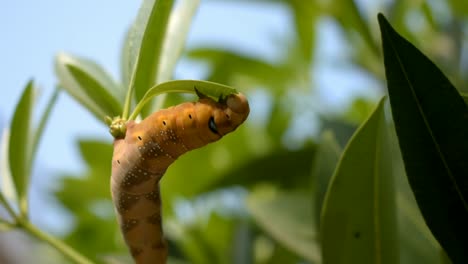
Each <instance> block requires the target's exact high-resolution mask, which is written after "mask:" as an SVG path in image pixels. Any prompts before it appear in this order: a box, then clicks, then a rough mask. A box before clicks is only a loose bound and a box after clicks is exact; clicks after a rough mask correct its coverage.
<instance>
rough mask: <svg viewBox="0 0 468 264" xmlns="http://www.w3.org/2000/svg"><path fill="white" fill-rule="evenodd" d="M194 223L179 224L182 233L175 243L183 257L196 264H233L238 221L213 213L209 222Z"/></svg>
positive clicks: (195, 221) (199, 221)
mask: <svg viewBox="0 0 468 264" xmlns="http://www.w3.org/2000/svg"><path fill="white" fill-rule="evenodd" d="M193 221H194V222H192V223H187V224H182V223H181V222H178V223H177V225H179V229H180V232H181V233H180V234H179V235H178V236H177V237H175V242H176V244H177V245H178V246H179V248H180V250H182V252H183V255H184V256H185V257H186V258H187V259H189V260H190V262H191V263H194V264H204V263H220V264H222V263H226V264H227V263H233V260H234V257H235V256H234V249H235V244H234V242H235V230H236V224H237V223H238V220H237V219H234V218H228V217H222V216H220V215H218V214H216V213H212V214H210V216H209V217H208V221H207V222H205V221H202V220H201V219H195V220H193ZM174 224H176V223H174V222H173V223H172V225H174Z"/></svg>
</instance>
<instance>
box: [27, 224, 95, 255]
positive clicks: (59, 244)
mask: <svg viewBox="0 0 468 264" xmlns="http://www.w3.org/2000/svg"><path fill="white" fill-rule="evenodd" d="M18 226H19V227H22V228H23V229H24V230H26V231H27V232H28V233H30V234H31V235H33V236H35V237H36V238H38V239H39V240H42V241H44V242H46V243H48V244H49V245H51V246H53V247H54V248H56V249H57V250H58V251H60V252H61V253H62V254H63V255H64V256H65V257H67V258H68V259H69V260H71V261H73V263H77V264H93V263H94V262H92V261H91V260H89V259H87V258H86V257H85V256H83V255H81V254H80V253H78V252H77V251H75V250H74V249H73V248H71V247H70V246H68V245H67V244H65V243H64V242H63V241H61V240H59V239H57V238H55V237H53V236H51V235H49V234H47V233H44V232H43V231H41V230H40V229H38V228H37V227H35V226H34V225H33V224H31V223H30V222H29V221H28V220H26V219H24V220H22V219H18Z"/></svg>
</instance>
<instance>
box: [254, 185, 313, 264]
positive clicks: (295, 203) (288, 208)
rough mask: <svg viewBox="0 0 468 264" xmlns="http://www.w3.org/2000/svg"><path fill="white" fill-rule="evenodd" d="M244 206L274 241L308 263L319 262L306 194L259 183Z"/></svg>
mask: <svg viewBox="0 0 468 264" xmlns="http://www.w3.org/2000/svg"><path fill="white" fill-rule="evenodd" d="M247 208H248V210H249V212H250V214H251V215H252V217H253V218H254V219H255V221H256V222H257V224H258V225H259V226H260V227H261V228H263V229H264V230H265V232H267V233H268V234H269V235H271V236H272V237H273V238H274V239H275V240H277V241H278V243H280V244H282V245H283V246H284V247H286V248H288V249H289V250H291V251H292V252H295V253H296V254H298V255H299V256H301V257H303V258H304V259H306V260H308V261H311V262H312V263H319V261H320V250H319V247H318V242H317V230H316V229H315V223H314V217H313V214H314V210H313V201H312V196H311V195H310V194H308V193H305V192H281V191H279V190H277V189H275V188H271V187H259V188H257V189H256V190H254V191H253V192H252V193H251V194H250V195H249V196H248V198H247Z"/></svg>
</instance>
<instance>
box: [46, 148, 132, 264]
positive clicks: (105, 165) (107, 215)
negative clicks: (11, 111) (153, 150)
mask: <svg viewBox="0 0 468 264" xmlns="http://www.w3.org/2000/svg"><path fill="white" fill-rule="evenodd" d="M78 144H79V150H80V155H81V157H82V159H83V160H84V161H85V163H86V165H87V166H86V168H87V169H86V171H85V173H84V175H62V177H60V181H59V184H58V187H57V190H56V191H55V196H56V197H57V198H58V200H59V201H60V202H61V204H62V205H63V206H64V207H65V208H66V209H67V210H68V211H70V212H73V215H74V216H75V219H74V221H73V227H72V229H71V230H69V232H68V233H67V234H66V235H65V238H64V239H65V241H66V242H67V243H68V244H70V245H71V246H73V247H74V248H76V249H77V250H79V251H80V252H81V253H83V254H85V255H86V256H89V257H90V258H92V259H93V260H96V258H97V256H99V255H102V254H103V253H104V252H105V253H107V252H120V251H121V252H122V253H123V252H125V253H127V249H126V247H125V245H124V243H123V240H122V238H121V234H120V232H119V228H118V225H117V221H116V220H115V213H114V207H113V204H112V201H111V195H110V191H109V179H110V175H111V157H112V152H113V149H112V145H111V144H109V143H106V142H101V141H96V140H80V141H79V142H78ZM84 190H86V193H84ZM99 263H100V262H99Z"/></svg>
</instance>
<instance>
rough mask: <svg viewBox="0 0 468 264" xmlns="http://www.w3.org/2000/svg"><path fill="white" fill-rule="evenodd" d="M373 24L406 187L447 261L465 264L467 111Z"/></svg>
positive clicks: (435, 75) (386, 29)
mask: <svg viewBox="0 0 468 264" xmlns="http://www.w3.org/2000/svg"><path fill="white" fill-rule="evenodd" d="M378 18H379V23H380V26H381V31H382V43H383V50H384V62H385V69H386V74H387V82H388V90H389V95H390V102H391V105H392V114H393V118H394V121H395V128H396V132H397V135H398V140H399V143H400V149H401V152H402V156H403V161H404V163H405V168H406V172H407V176H408V180H409V183H410V185H411V188H412V189H413V192H414V194H415V197H416V201H417V202H418V205H419V208H420V210H421V212H422V214H423V216H424V219H425V220H426V223H427V225H428V226H429V228H430V229H431V231H432V233H433V234H434V236H435V237H436V238H437V240H438V241H439V242H440V244H441V245H442V246H443V247H444V249H445V250H446V252H447V254H448V255H449V257H450V258H451V259H452V261H453V262H454V263H467V262H468V255H467V254H466V245H467V244H468V225H466V223H468V204H467V199H468V191H467V190H468V188H467V186H468V178H467V177H466V175H468V166H466V164H467V163H466V154H467V153H468V142H467V141H466V135H467V134H468V122H467V121H468V109H467V105H466V103H465V102H464V101H463V98H462V97H461V96H460V95H459V93H458V92H457V90H456V89H455V87H453V85H452V84H451V83H450V81H449V80H448V79H447V78H446V77H445V76H444V74H443V73H442V72H441V71H440V70H439V69H438V68H437V66H435V65H434V64H433V63H432V62H431V61H430V60H429V59H428V58H427V57H426V56H425V55H423V54H422V53H421V52H420V51H419V50H418V49H416V48H415V47H414V46H413V45H412V44H410V43H409V42H407V41H406V40H405V39H404V38H402V37H401V36H399V35H398V33H397V32H395V31H394V30H393V28H392V27H391V25H390V24H389V23H388V22H387V21H386V20H385V18H384V16H383V15H381V14H379V17H378ZM415 139H417V140H415Z"/></svg>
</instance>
